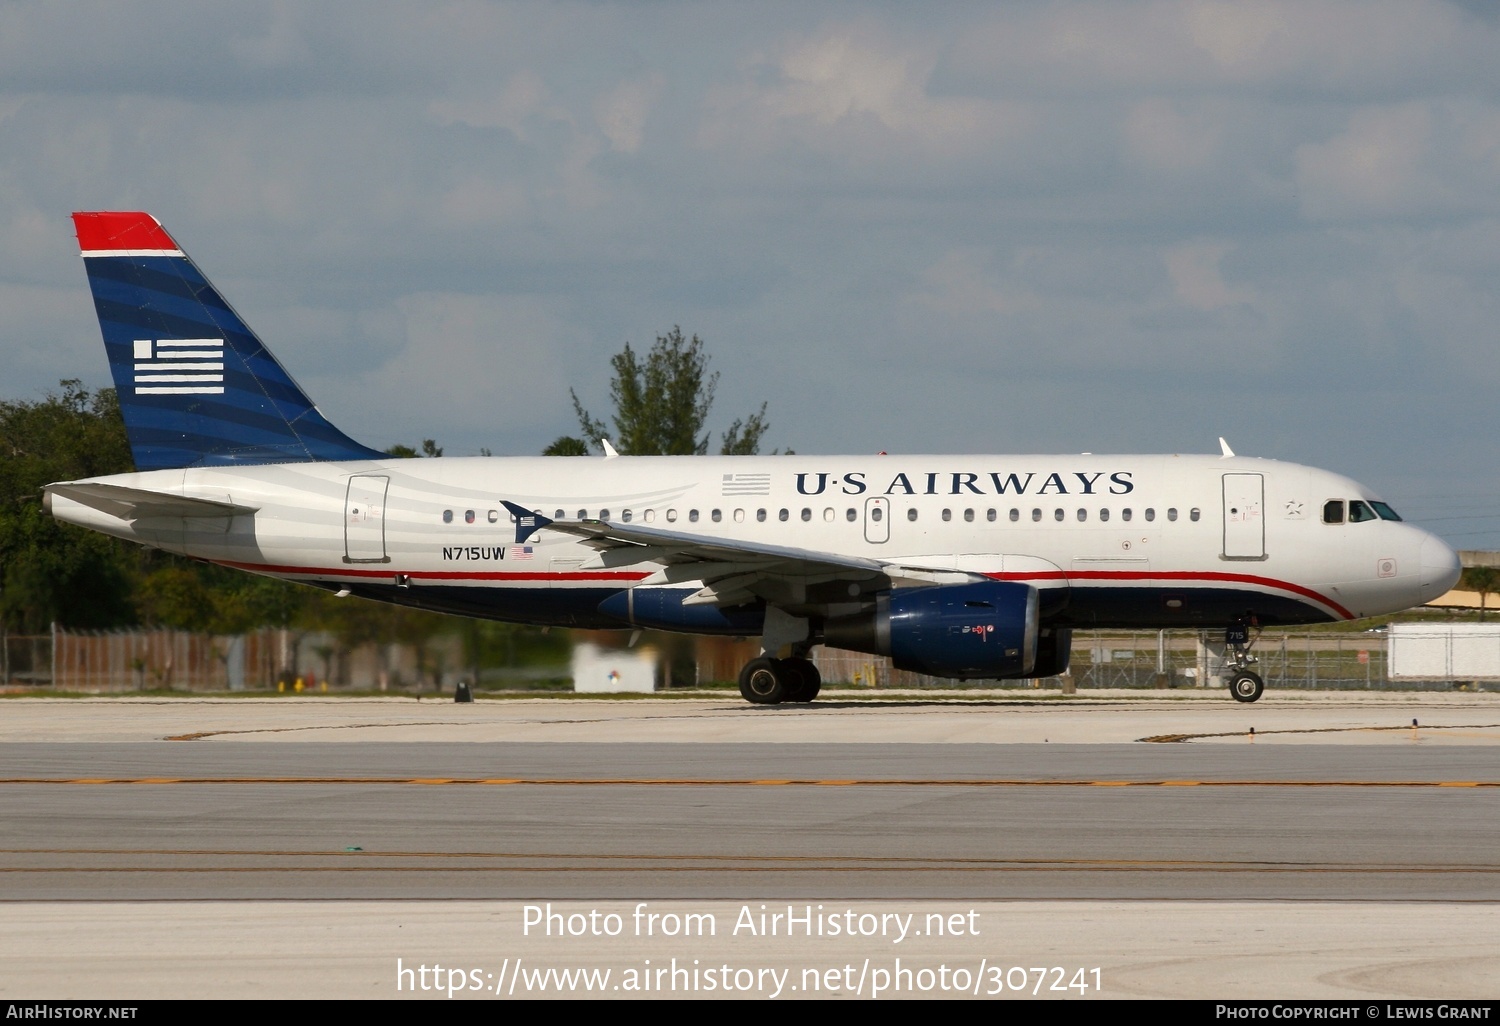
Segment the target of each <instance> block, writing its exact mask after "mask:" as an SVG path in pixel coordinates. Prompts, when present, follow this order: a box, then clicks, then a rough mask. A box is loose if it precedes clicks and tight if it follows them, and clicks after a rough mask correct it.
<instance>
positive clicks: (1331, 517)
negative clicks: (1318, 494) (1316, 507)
mask: <svg viewBox="0 0 1500 1026" xmlns="http://www.w3.org/2000/svg"><path fill="white" fill-rule="evenodd" d="M1343 522H1344V500H1343V499H1329V500H1328V501H1327V502H1325V503H1323V523H1325V524H1342V523H1343Z"/></svg>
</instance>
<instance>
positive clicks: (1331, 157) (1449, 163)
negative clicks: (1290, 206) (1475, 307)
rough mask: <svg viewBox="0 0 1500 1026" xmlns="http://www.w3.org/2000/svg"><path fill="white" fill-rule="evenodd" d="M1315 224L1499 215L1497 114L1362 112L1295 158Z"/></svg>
mask: <svg viewBox="0 0 1500 1026" xmlns="http://www.w3.org/2000/svg"><path fill="white" fill-rule="evenodd" d="M1295 163H1296V178H1297V188H1298V193H1299V196H1300V198H1301V206H1302V212H1303V213H1304V214H1305V215H1306V216H1307V217H1309V218H1312V219H1314V220H1340V219H1351V218H1390V217H1411V216H1418V215H1431V214H1449V215H1451V214H1454V213H1493V212H1496V211H1500V106H1497V105H1496V104H1495V103H1494V102H1489V103H1480V102H1473V101H1467V102H1465V101H1446V102H1437V101H1432V102H1429V101H1416V102H1411V103H1402V104H1395V105H1391V106H1379V107H1365V108H1362V109H1360V110H1357V111H1355V112H1354V114H1353V115H1352V116H1351V117H1350V119H1349V121H1348V124H1347V126H1346V127H1345V129H1344V130H1343V131H1342V132H1340V133H1339V134H1338V135H1335V136H1333V137H1332V138H1330V139H1328V140H1326V141H1324V142H1309V143H1304V144H1302V145H1301V146H1298V147H1297V149H1296V152H1295Z"/></svg>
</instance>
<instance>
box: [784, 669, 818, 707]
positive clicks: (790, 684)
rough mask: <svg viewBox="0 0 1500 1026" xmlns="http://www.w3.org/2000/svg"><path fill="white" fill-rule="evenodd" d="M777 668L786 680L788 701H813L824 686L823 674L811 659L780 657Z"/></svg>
mask: <svg viewBox="0 0 1500 1026" xmlns="http://www.w3.org/2000/svg"><path fill="white" fill-rule="evenodd" d="M775 662H776V668H777V670H778V671H779V672H780V673H781V675H782V678H783V679H784V680H785V681H786V688H787V691H786V700H787V701H788V702H811V701H812V700H813V699H814V698H817V697H818V692H819V691H820V690H821V689H822V687H823V675H822V674H820V673H819V672H818V667H817V666H816V665H815V664H814V663H813V661H812V660H811V659H778V660H776V661H775Z"/></svg>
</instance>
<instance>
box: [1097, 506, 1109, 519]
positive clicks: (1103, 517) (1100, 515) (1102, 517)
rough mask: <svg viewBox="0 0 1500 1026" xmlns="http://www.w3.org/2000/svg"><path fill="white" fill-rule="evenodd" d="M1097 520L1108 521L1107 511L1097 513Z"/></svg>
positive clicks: (1102, 510)
mask: <svg viewBox="0 0 1500 1026" xmlns="http://www.w3.org/2000/svg"><path fill="white" fill-rule="evenodd" d="M1099 519H1100V520H1108V519H1109V510H1107V509H1101V510H1100V511H1099Z"/></svg>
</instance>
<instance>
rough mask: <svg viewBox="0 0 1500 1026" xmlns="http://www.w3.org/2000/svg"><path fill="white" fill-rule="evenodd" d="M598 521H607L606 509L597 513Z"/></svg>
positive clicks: (607, 513) (607, 512) (607, 511)
mask: <svg viewBox="0 0 1500 1026" xmlns="http://www.w3.org/2000/svg"><path fill="white" fill-rule="evenodd" d="M599 519H600V520H608V519H609V510H607V509H601V510H600V511H599Z"/></svg>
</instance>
